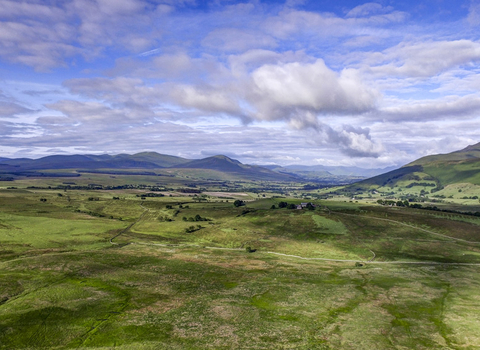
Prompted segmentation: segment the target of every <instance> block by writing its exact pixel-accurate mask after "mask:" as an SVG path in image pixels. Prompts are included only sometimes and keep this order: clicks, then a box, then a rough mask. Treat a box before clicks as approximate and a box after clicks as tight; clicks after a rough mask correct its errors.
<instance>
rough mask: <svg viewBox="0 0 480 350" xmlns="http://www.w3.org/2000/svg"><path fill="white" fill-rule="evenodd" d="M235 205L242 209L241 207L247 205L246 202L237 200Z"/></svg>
mask: <svg viewBox="0 0 480 350" xmlns="http://www.w3.org/2000/svg"><path fill="white" fill-rule="evenodd" d="M233 205H234V206H235V207H241V206H243V205H245V202H244V201H242V200H240V199H237V200H236V201H235V202H233Z"/></svg>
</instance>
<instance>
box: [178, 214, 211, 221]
mask: <svg viewBox="0 0 480 350" xmlns="http://www.w3.org/2000/svg"><path fill="white" fill-rule="evenodd" d="M182 220H183V221H190V222H197V221H212V219H208V218H204V217H202V216H200V215H199V214H197V215H195V216H190V217H188V218H187V217H186V216H184V217H183V218H182Z"/></svg>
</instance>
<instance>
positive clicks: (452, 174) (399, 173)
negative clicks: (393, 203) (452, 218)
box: [350, 143, 480, 195]
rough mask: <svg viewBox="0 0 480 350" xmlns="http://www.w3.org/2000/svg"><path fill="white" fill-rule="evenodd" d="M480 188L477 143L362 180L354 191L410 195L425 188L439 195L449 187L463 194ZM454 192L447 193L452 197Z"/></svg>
mask: <svg viewBox="0 0 480 350" xmlns="http://www.w3.org/2000/svg"><path fill="white" fill-rule="evenodd" d="M479 186H480V143H477V144H475V145H471V146H468V147H466V148H464V149H462V150H459V151H455V152H452V153H448V154H437V155H431V156H427V157H423V158H420V159H418V160H416V161H414V162H411V163H409V164H407V165H405V166H403V167H402V168H400V169H397V170H393V171H390V172H388V173H385V174H382V175H379V176H375V177H372V178H370V179H367V180H363V181H360V182H358V183H356V184H354V185H351V186H350V188H356V189H363V190H365V189H377V188H380V187H390V188H398V189H403V190H404V191H407V192H408V191H412V190H411V189H415V188H416V189H417V190H418V191H417V192H419V191H421V189H423V191H424V192H427V193H435V192H439V191H441V190H443V189H444V188H447V187H449V188H450V189H452V188H453V187H455V188H457V191H459V192H462V187H468V188H469V189H470V190H473V192H474V193H476V192H477V190H479V189H480V187H479ZM477 187H478V188H477ZM450 192H451V191H450ZM450 192H448V191H446V192H445V193H444V194H448V195H452V194H451V193H450ZM439 195H442V193H440V194H439ZM463 195H464V194H463Z"/></svg>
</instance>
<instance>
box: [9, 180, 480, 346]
mask: <svg viewBox="0 0 480 350" xmlns="http://www.w3.org/2000/svg"><path fill="white" fill-rule="evenodd" d="M213 194H214V193H210V195H213ZM217 195H218V197H213V196H210V197H209V201H203V202H198V201H197V202H194V201H193V200H192V197H191V196H183V197H173V196H172V197H170V196H165V197H157V198H145V199H141V198H140V197H137V195H136V193H135V192H128V191H125V192H124V193H121V192H120V193H118V192H108V191H72V190H69V191H63V192H62V191H58V190H48V189H44V190H39V189H36V190H32V189H28V190H27V189H10V190H1V191H0V209H1V211H0V242H1V248H0V259H1V262H0V275H1V278H0V348H2V349H22V348H23V349H33V348H91V349H100V348H119V349H159V348H169V349H232V348H233V349H276V348H278V349H288V348H291V349H401V348H405V349H407V348H408V349H413V348H415V349H427V348H443V349H463V348H472V349H473V348H475V347H476V346H477V345H478V344H480V316H478V315H479V314H480V313H479V311H480V306H479V305H480V304H479V297H478V289H479V287H480V277H479V274H478V272H479V269H480V218H478V217H475V216H468V215H461V214H445V213H436V212H430V211H426V210H418V209H411V208H396V207H383V206H379V205H369V206H366V205H364V204H361V203H354V202H343V201H341V202H338V201H334V200H328V201H314V204H315V208H314V209H313V210H308V209H306V208H304V209H302V210H299V209H287V208H279V204H280V202H282V201H284V202H288V203H294V204H300V202H301V201H300V200H299V199H293V198H260V199H253V197H254V196H253V195H243V197H244V198H248V201H246V202H245V204H246V205H243V206H238V207H236V206H234V204H233V203H234V200H233V199H224V198H225V197H229V196H230V194H226V193H217ZM233 195H234V196H236V197H240V198H241V197H242V196H239V195H238V194H233ZM113 197H115V199H114V198H113ZM220 197H223V199H222V198H220ZM117 198H118V199H117ZM231 198H233V197H231Z"/></svg>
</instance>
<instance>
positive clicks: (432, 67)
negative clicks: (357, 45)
mask: <svg viewBox="0 0 480 350" xmlns="http://www.w3.org/2000/svg"><path fill="white" fill-rule="evenodd" d="M478 61H480V43H478V42H475V41H471V40H454V41H428V42H416V43H409V42H404V43H401V44H399V45H397V46H394V47H392V48H389V49H387V50H385V51H384V52H383V53H382V54H381V55H379V54H376V53H375V54H373V55H371V58H370V59H367V61H366V63H367V64H370V65H372V66H373V67H371V72H372V73H373V74H375V75H377V76H404V77H421V78H429V77H432V76H435V75H437V74H439V73H441V72H444V71H446V70H449V69H452V68H454V67H458V66H461V65H468V64H473V63H475V62H478Z"/></svg>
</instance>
